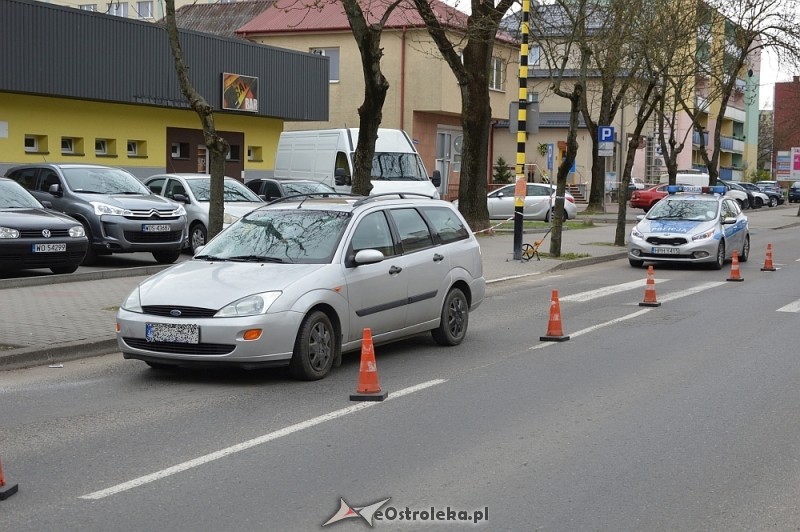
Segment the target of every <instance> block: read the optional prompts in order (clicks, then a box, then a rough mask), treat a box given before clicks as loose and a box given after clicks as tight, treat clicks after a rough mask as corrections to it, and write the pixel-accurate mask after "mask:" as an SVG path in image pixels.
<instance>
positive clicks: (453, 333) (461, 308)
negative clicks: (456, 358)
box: [431, 288, 469, 345]
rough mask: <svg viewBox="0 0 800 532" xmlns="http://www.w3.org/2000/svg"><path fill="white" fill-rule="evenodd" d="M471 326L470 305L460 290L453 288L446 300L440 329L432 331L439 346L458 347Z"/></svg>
mask: <svg viewBox="0 0 800 532" xmlns="http://www.w3.org/2000/svg"><path fill="white" fill-rule="evenodd" d="M468 325H469V303H467V298H466V296H465V295H464V292H462V291H461V290H460V289H459V288H453V289H452V290H450V292H448V294H447V297H446V298H444V304H443V305H442V316H441V321H440V322H439V327H438V328H436V329H433V330H432V331H431V335H432V336H433V339H434V341H436V343H437V344H439V345H458V344H460V343H461V342H462V341H463V340H464V337H465V336H466V335H467V326H468Z"/></svg>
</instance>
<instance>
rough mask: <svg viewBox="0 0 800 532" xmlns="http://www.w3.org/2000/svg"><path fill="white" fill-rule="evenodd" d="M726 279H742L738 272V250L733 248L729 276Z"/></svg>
mask: <svg viewBox="0 0 800 532" xmlns="http://www.w3.org/2000/svg"><path fill="white" fill-rule="evenodd" d="M728 281H744V279H743V278H742V276H741V274H740V273H739V250H738V249H734V250H733V259H732V260H731V276H730V277H728Z"/></svg>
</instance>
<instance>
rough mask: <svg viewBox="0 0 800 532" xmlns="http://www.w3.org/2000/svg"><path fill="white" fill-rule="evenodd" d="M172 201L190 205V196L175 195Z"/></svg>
mask: <svg viewBox="0 0 800 532" xmlns="http://www.w3.org/2000/svg"><path fill="white" fill-rule="evenodd" d="M172 199H173V200H174V201H179V202H181V203H187V204H188V203H190V201H189V196H187V195H186V194H173V195H172Z"/></svg>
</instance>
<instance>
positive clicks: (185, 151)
mask: <svg viewBox="0 0 800 532" xmlns="http://www.w3.org/2000/svg"><path fill="white" fill-rule="evenodd" d="M172 158H173V159H188V158H189V143H188V142H173V143H172Z"/></svg>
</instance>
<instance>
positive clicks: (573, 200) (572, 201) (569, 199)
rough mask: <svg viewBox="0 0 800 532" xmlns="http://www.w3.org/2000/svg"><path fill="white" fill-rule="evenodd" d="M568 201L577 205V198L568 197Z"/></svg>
mask: <svg viewBox="0 0 800 532" xmlns="http://www.w3.org/2000/svg"><path fill="white" fill-rule="evenodd" d="M566 200H567V201H568V202H570V203H575V198H571V197H567V198H566Z"/></svg>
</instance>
